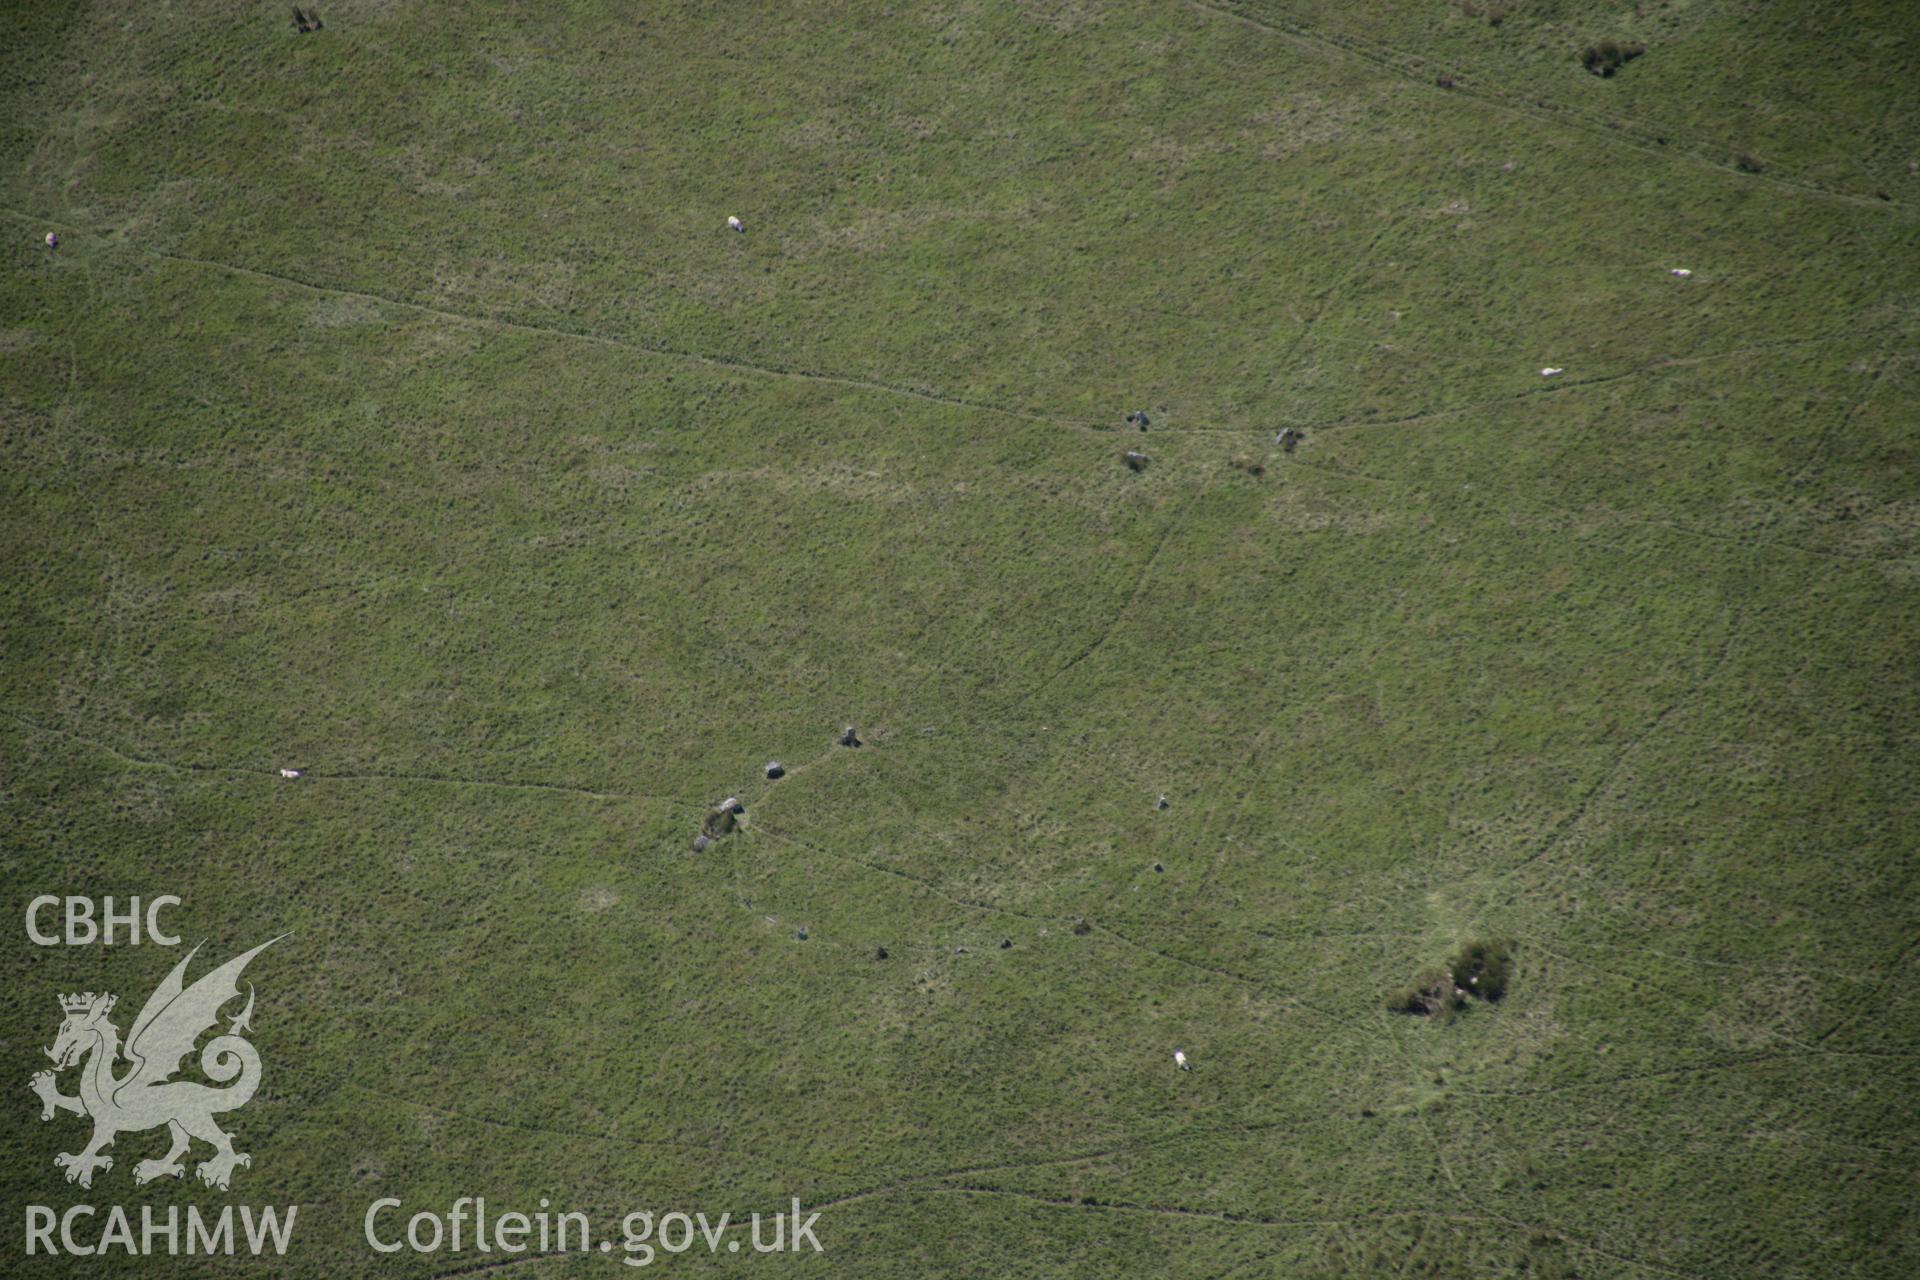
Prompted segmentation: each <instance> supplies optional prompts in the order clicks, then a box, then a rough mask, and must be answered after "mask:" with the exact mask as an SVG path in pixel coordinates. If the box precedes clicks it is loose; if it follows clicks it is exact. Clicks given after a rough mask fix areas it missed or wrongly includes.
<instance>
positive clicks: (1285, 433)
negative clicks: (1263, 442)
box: [1273, 427, 1307, 453]
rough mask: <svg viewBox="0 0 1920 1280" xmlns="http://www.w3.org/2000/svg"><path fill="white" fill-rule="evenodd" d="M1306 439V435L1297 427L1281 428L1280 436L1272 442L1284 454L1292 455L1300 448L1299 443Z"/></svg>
mask: <svg viewBox="0 0 1920 1280" xmlns="http://www.w3.org/2000/svg"><path fill="white" fill-rule="evenodd" d="M1306 438H1307V433H1306V432H1304V431H1302V430H1301V429H1300V428H1298V427H1282V428H1281V429H1280V434H1279V435H1277V436H1275V437H1274V438H1273V442H1274V443H1275V444H1277V445H1279V446H1280V447H1281V448H1282V449H1283V450H1285V451H1286V452H1288V453H1292V452H1293V451H1294V450H1295V449H1297V448H1299V447H1300V442H1301V441H1302V440H1305V439H1306Z"/></svg>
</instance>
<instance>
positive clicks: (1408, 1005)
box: [1387, 941, 1513, 1018]
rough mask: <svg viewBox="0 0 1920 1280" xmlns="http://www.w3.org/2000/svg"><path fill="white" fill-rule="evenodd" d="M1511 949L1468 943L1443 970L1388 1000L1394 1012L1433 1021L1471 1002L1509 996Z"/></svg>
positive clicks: (1423, 977)
mask: <svg viewBox="0 0 1920 1280" xmlns="http://www.w3.org/2000/svg"><path fill="white" fill-rule="evenodd" d="M1512 973H1513V955H1512V948H1510V947H1509V946H1508V945H1507V944H1506V943H1504V942H1478V941H1476V942H1465V943H1462V944H1461V945H1460V948H1459V949H1458V950H1457V951H1455V952H1454V953H1453V956H1452V957H1451V958H1450V959H1449V960H1448V961H1447V964H1446V967H1445V968H1443V969H1429V970H1427V971H1426V972H1425V973H1423V974H1421V975H1420V978H1419V980H1418V981H1417V982H1415V983H1414V984H1413V985H1412V986H1411V987H1408V988H1407V989H1406V990H1405V991H1403V992H1401V993H1400V994H1399V995H1397V996H1394V997H1393V998H1392V999H1390V1000H1388V1001H1387V1008H1388V1009H1390V1010H1391V1011H1393V1012H1394V1013H1406V1014H1413V1015H1415V1016H1418V1017H1423V1018H1430V1017H1433V1016H1435V1015H1442V1016H1445V1015H1448V1014H1453V1013H1458V1012H1459V1011H1460V1010H1462V1009H1464V1008H1466V1007H1467V1003H1468V1001H1471V1000H1485V1001H1487V1002H1488V1003H1492V1002H1494V1001H1496V1000H1498V999H1500V997H1502V996H1504V995H1506V994H1507V981H1508V979H1509V978H1510V977H1511V976H1512Z"/></svg>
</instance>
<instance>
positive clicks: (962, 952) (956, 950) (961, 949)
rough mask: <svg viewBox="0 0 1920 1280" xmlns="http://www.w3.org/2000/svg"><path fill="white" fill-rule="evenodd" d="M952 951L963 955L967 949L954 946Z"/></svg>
mask: <svg viewBox="0 0 1920 1280" xmlns="http://www.w3.org/2000/svg"><path fill="white" fill-rule="evenodd" d="M953 953H954V954H955V955H957V956H963V955H965V954H967V949H966V948H965V947H955V948H954V949H953Z"/></svg>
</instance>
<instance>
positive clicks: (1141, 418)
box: [1127, 409, 1152, 431]
mask: <svg viewBox="0 0 1920 1280" xmlns="http://www.w3.org/2000/svg"><path fill="white" fill-rule="evenodd" d="M1127 421H1128V422H1129V423H1131V424H1133V425H1134V426H1136V427H1138V428H1140V429H1141V430H1142V431H1145V430H1146V429H1147V424H1148V423H1149V422H1150V421H1152V420H1151V419H1150V418H1148V417H1147V411H1146V410H1145V409H1135V410H1134V411H1133V412H1132V413H1130V414H1128V415H1127Z"/></svg>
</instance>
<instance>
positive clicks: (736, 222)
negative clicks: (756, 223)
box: [727, 214, 747, 235]
mask: <svg viewBox="0 0 1920 1280" xmlns="http://www.w3.org/2000/svg"><path fill="white" fill-rule="evenodd" d="M727 225H728V226H730V227H732V228H733V229H734V230H735V231H738V232H739V233H740V234H741V235H745V234H746V233H747V228H746V224H745V223H743V222H741V221H740V219H738V218H736V217H734V216H733V215H732V214H728V215H727Z"/></svg>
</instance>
